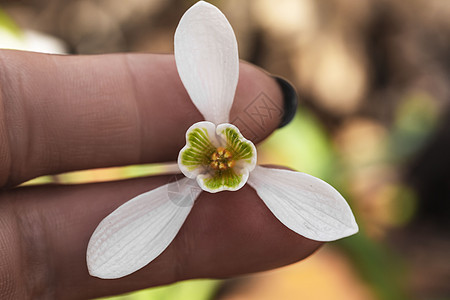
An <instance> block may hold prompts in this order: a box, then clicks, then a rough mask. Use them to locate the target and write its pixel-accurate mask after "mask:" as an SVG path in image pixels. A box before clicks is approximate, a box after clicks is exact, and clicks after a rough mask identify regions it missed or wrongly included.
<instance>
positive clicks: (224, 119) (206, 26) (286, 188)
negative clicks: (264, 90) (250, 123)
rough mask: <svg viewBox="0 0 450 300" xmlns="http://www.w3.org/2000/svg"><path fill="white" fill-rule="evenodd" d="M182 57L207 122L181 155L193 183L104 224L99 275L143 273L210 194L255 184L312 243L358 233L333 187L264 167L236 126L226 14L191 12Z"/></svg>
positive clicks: (181, 32) (133, 203)
mask: <svg viewBox="0 0 450 300" xmlns="http://www.w3.org/2000/svg"><path fill="white" fill-rule="evenodd" d="M175 59H176V64H177V69H178V73H179V75H180V78H181V80H182V82H183V84H184V86H185V88H186V90H187V91H188V93H189V96H190V97H191V100H192V102H193V103H194V104H195V106H196V107H197V108H198V109H199V111H200V112H201V113H202V114H203V116H204V117H205V119H206V121H204V122H198V123H196V124H194V125H192V126H191V127H190V128H189V129H188V131H187V133H186V146H185V147H184V148H183V149H181V151H180V155H179V157H178V164H179V167H180V169H181V171H182V172H183V174H184V175H186V178H183V179H181V180H178V181H176V182H173V183H169V184H166V185H164V186H161V187H159V188H156V189H154V190H152V191H149V192H147V193H144V194H142V195H139V196H137V197H135V198H133V199H131V200H130V201H128V202H126V203H125V204H123V205H122V206H120V207H119V208H117V209H116V210H115V211H114V212H113V213H111V214H110V215H109V216H107V217H106V218H105V219H104V220H103V221H102V222H101V223H100V224H99V225H98V227H97V229H96V230H95V232H94V233H93V235H92V237H91V240H90V241H89V245H88V249H87V264H88V269H89V272H90V274H91V275H92V276H96V277H100V278H105V279H112V278H120V277H123V276H126V275H128V274H131V273H133V272H135V271H137V270H139V269H141V268H142V267H144V266H145V265H147V264H148V263H150V262H151V261H152V260H154V259H155V258H156V257H157V256H159V255H160V254H161V253H162V252H163V251H164V250H165V249H166V248H167V246H168V245H169V244H170V243H171V242H172V240H173V239H174V238H175V236H176V235H177V233H178V231H179V230H180V228H181V226H182V225H183V223H184V221H185V219H186V217H187V215H188V214H189V212H190V210H191V208H192V206H193V205H194V202H195V199H197V197H198V196H199V194H200V193H201V190H202V189H203V190H205V191H207V192H219V191H222V190H231V191H235V190H238V189H240V188H241V187H242V186H243V185H244V184H245V183H246V182H247V180H248V183H249V185H250V186H251V187H253V188H254V189H255V190H256V192H257V194H258V195H259V197H260V198H261V199H262V201H264V203H265V204H266V206H267V207H268V208H269V209H270V210H271V211H272V213H273V214H274V215H275V216H276V217H277V218H278V219H279V220H280V221H281V222H282V223H283V224H284V225H285V226H286V227H288V228H289V229H291V230H293V231H294V232H296V233H298V234H300V235H302V236H304V237H307V238H309V239H313V240H317V241H333V240H336V239H340V238H343V237H346V236H349V235H352V234H354V233H356V232H357V231H358V225H357V224H356V221H355V218H354V216H353V214H352V211H351V209H350V207H349V206H348V204H347V202H346V201H345V199H344V198H343V197H342V196H341V195H340V194H339V192H337V191H336V190H335V189H334V188H333V187H332V186H330V185H329V184H327V183H326V182H324V181H322V180H320V179H318V178H315V177H313V176H310V175H307V174H304V173H299V172H294V171H288V170H281V169H271V168H265V167H261V166H256V148H255V146H254V145H253V143H251V142H250V141H248V140H246V139H245V138H244V137H243V136H242V135H241V134H240V132H239V130H238V129H237V128H236V127H235V126H234V125H231V124H229V123H228V122H229V120H228V118H229V112H230V109H231V105H232V104H233V99H234V94H235V91H236V86H237V81H238V76H239V58H238V50H237V42H236V37H235V36H234V32H233V29H232V28H231V25H230V24H229V23H228V21H227V19H226V18H225V16H224V15H223V14H222V13H221V12H220V10H218V9H217V8H216V7H215V6H213V5H211V4H208V3H206V2H203V1H199V2H197V3H196V4H195V5H194V6H192V7H191V8H190V9H189V10H188V11H186V13H185V14H184V15H183V17H182V18H181V20H180V23H179V25H178V27H177V30H176V32H175ZM194 178H195V179H196V180H194ZM198 186H199V187H201V189H200V188H193V187H198ZM174 191H175V192H174Z"/></svg>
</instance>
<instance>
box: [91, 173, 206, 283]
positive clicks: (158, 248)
mask: <svg viewBox="0 0 450 300" xmlns="http://www.w3.org/2000/svg"><path fill="white" fill-rule="evenodd" d="M200 192H201V189H200V188H199V187H198V185H197V183H196V182H195V180H192V179H189V178H183V179H180V180H178V181H175V182H172V183H169V184H166V185H164V186H161V187H159V188H157V189H154V190H152V191H150V192H147V193H144V194H141V195H139V196H137V197H135V198H133V199H131V200H130V201H128V202H126V203H125V204H123V205H122V206H120V207H119V208H117V209H116V210H115V211H114V212H112V213H111V214H110V215H109V216H107V217H106V218H105V219H103V221H102V222H101V223H100V224H99V225H98V227H97V229H96V230H95V232H94V233H93V235H92V237H91V239H90V241H89V245H88V249H87V255H86V259H87V265H88V269H89V273H90V274H91V275H92V276H95V277H99V278H104V279H113V278H120V277H123V276H126V275H128V274H131V273H133V272H135V271H137V270H139V269H141V268H142V267H144V266H145V265H147V264H148V263H150V262H151V261H152V260H153V259H155V258H156V257H157V256H158V255H160V254H161V253H162V252H163V251H164V250H165V249H166V248H167V246H168V245H169V244H170V243H171V242H172V240H173V239H174V238H175V236H176V235H177V233H178V231H179V230H180V228H181V225H183V223H184V221H185V219H186V217H187V215H188V214H189V212H190V210H191V208H192V205H193V204H194V201H195V199H196V198H197V197H198V195H199V194H200Z"/></svg>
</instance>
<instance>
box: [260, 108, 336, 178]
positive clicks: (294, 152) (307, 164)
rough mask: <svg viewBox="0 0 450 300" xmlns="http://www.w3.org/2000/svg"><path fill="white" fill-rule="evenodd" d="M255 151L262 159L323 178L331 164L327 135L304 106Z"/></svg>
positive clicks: (330, 169)
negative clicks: (288, 122)
mask: <svg viewBox="0 0 450 300" xmlns="http://www.w3.org/2000/svg"><path fill="white" fill-rule="evenodd" d="M258 155H260V156H262V157H263V158H264V159H263V160H264V163H271V164H272V163H273V164H280V165H285V166H288V167H290V168H294V169H296V170H298V171H300V172H305V173H308V174H311V175H313V176H317V177H320V178H322V179H325V180H327V179H329V178H330V177H331V175H332V173H333V170H334V166H335V165H334V154H333V151H332V146H331V143H330V141H329V136H328V135H327V133H326V132H325V130H324V129H323V127H322V126H321V124H320V123H319V121H318V120H317V119H316V118H315V117H314V115H313V114H312V113H310V112H309V111H308V110H307V109H301V110H299V111H298V112H297V114H296V116H295V118H294V119H293V120H292V122H291V123H290V124H289V125H287V126H286V127H284V128H282V129H279V130H277V131H275V132H274V133H273V134H272V135H271V136H270V137H269V138H268V139H267V140H266V141H265V142H264V143H263V144H261V145H260V146H258Z"/></svg>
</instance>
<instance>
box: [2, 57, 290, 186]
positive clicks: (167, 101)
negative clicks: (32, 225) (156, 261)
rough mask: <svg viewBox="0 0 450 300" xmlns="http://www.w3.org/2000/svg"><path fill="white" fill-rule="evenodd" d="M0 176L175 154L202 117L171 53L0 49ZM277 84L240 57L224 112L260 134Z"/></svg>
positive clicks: (273, 118) (272, 112)
mask: <svg viewBox="0 0 450 300" xmlns="http://www.w3.org/2000/svg"><path fill="white" fill-rule="evenodd" d="M0 63H1V64H2V66H1V68H0V101H1V102H2V103H0V104H1V105H0V125H1V126H0V162H2V164H3V166H5V167H4V168H3V170H4V171H3V172H1V173H0V186H1V185H5V183H8V184H9V185H11V184H17V183H20V182H23V181H25V180H28V179H30V178H33V177H36V176H40V175H45V174H55V173H61V172H66V171H72V170H80V169H89V168H97V167H108V166H118V165H128V164H138V163H150V162H163V161H175V160H176V158H177V154H178V151H179V150H180V149H181V147H182V146H184V143H185V141H184V135H185V132H186V130H187V128H188V127H189V126H190V125H192V124H193V123H195V122H198V121H201V120H203V117H202V116H201V114H200V113H199V111H198V110H197V109H196V108H195V106H194V104H193V103H192V102H191V101H190V99H189V97H188V95H187V92H186V91H185V89H184V87H183V85H182V83H181V81H180V79H179V76H178V73H177V70H176V66H175V61H174V58H173V55H151V54H114V55H97V56H55V55H46V54H37V53H27V52H17V51H6V50H1V51H0ZM282 107H283V99H282V92H281V90H280V88H279V86H278V85H277V83H276V81H275V80H274V79H273V78H271V77H270V76H268V75H267V74H266V73H264V72H263V71H261V70H260V69H258V68H256V67H254V66H252V65H250V64H243V63H241V67H240V80H239V83H238V87H237V92H236V98H235V103H234V106H233V108H232V111H231V116H230V117H231V118H230V119H231V121H232V122H234V123H235V124H236V125H237V126H238V127H239V128H240V129H241V131H243V134H244V135H246V137H247V138H249V139H252V140H253V141H256V142H257V141H260V140H262V139H263V138H264V137H266V136H267V135H268V134H269V133H271V132H272V131H273V130H274V129H275V128H277V127H278V125H279V124H280V120H281V117H282V114H283V109H282Z"/></svg>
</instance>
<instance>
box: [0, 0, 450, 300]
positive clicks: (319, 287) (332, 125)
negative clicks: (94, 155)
mask: <svg viewBox="0 0 450 300" xmlns="http://www.w3.org/2000/svg"><path fill="white" fill-rule="evenodd" d="M195 2H196V1H175V0H128V1H122V0H77V1H75V0H72V1H70V0H65V1H63V0H10V1H5V0H0V47H2V48H14V49H28V50H34V51H42V52H50V53H69V54H97V53H111V52H155V53H171V52H173V34H174V31H175V28H176V26H177V23H178V20H179V19H180V17H181V15H182V14H183V13H184V11H185V10H186V9H187V8H188V7H190V6H191V5H192V4H194V3H195ZM210 2H211V3H213V4H215V5H217V6H218V7H219V8H220V9H221V10H222V11H223V12H224V13H225V15H226V16H227V17H228V19H229V21H230V23H231V24H232V26H233V28H234V29H235V32H236V36H237V38H238V43H239V50H240V57H241V59H244V60H247V61H250V62H252V63H254V64H256V65H258V66H261V67H263V68H264V69H266V70H268V71H269V72H271V73H273V74H277V75H281V76H283V77H285V78H287V79H289V80H290V81H291V82H292V83H293V84H294V85H295V86H296V88H297V90H298V93H299V96H300V105H299V109H298V113H297V115H296V117H295V119H294V120H293V122H291V123H290V124H289V125H288V126H286V127H284V128H283V129H280V130H278V131H276V132H275V133H274V134H273V135H272V136H271V137H270V138H269V139H267V140H266V141H265V142H264V143H263V144H261V145H260V146H259V152H258V155H259V163H271V164H282V165H286V166H290V167H292V168H295V169H297V170H299V171H302V172H307V173H310V174H312V175H314V176H317V177H320V178H322V179H324V180H326V181H328V182H329V183H331V184H332V185H334V186H335V187H337V189H338V190H340V191H341V192H342V193H343V194H344V195H345V197H346V198H347V199H348V200H349V203H350V204H351V206H352V208H353V210H354V212H355V215H356V218H357V221H358V223H359V225H360V228H361V231H360V233H359V234H357V235H355V236H353V237H350V238H347V239H344V240H341V241H338V242H334V243H330V244H327V245H326V246H324V247H323V248H322V249H320V250H319V251H318V252H317V253H316V254H314V255H313V256H312V257H310V258H308V259H307V260H305V261H303V262H300V263H297V264H293V265H290V266H287V267H284V268H280V269H277V270H272V271H268V272H263V273H258V274H254V275H249V276H243V277H240V278H234V279H230V280H193V281H186V282H181V283H177V284H174V285H170V286H166V287H160V288H154V289H150V290H144V291H140V292H136V293H132V294H128V295H124V296H118V297H114V298H108V299H129V300H133V299H158V300H160V299H166V300H168V299H181V300H184V299H194V300H197V299H200V300H201V299H220V300H238V299H239V300H241V299H263V300H265V299H267V300H269V299H270V300H272V299H284V300H289V299H345V300H353V299H354V300H357V299H369V300H370V299H373V300H378V299H383V300H384V299H395V300H397V299H399V300H401V299H430V300H443V299H450V230H449V227H450V106H449V104H450V1H448V0H409V1H394V0H391V1H388V0H359V1H352V0H327V1H325V0H227V1H210ZM164 171H165V166H164V165H150V166H149V165H147V166H131V167H126V168H114V169H103V170H92V171H83V172H75V173H70V174H63V175H57V176H52V177H44V178H38V179H36V180H34V181H33V182H31V183H29V184H33V183H45V182H55V181H56V182H62V183H80V182H92V181H104V180H111V179H118V178H129V177H131V176H141V175H148V174H157V173H160V172H164Z"/></svg>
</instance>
